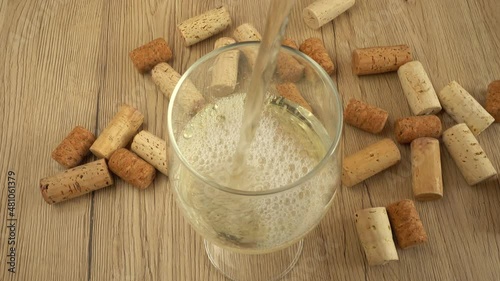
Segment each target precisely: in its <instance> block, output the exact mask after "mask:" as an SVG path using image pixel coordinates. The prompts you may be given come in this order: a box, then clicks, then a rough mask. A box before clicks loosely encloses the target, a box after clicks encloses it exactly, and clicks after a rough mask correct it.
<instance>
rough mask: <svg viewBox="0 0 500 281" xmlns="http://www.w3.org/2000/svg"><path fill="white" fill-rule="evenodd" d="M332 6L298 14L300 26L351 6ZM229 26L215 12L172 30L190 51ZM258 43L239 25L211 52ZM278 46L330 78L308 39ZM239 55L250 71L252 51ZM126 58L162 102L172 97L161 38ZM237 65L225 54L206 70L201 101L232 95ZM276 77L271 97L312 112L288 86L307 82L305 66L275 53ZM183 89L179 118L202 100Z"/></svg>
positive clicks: (189, 86) (329, 66)
mask: <svg viewBox="0 0 500 281" xmlns="http://www.w3.org/2000/svg"><path fill="white" fill-rule="evenodd" d="M329 2H331V1H329ZM335 2H336V4H335V5H330V4H331V3H327V2H325V1H324V0H323V1H322V0H319V1H316V2H314V3H312V4H311V5H309V6H308V7H306V8H305V9H304V20H305V21H306V23H308V25H309V26H310V27H311V28H319V27H320V26H322V25H324V24H326V23H328V22H330V21H331V20H333V19H334V18H336V17H337V16H338V15H340V14H341V13H343V12H345V11H346V10H348V9H349V8H350V7H351V6H352V5H354V0H347V1H346V0H336V1H335ZM306 15H307V16H306ZM231 24H232V19H231V15H230V13H229V11H228V9H227V8H226V7H225V6H221V7H218V8H216V9H212V10H208V11H206V12H204V13H202V14H200V15H197V16H194V17H192V18H189V19H187V20H185V21H182V22H181V23H179V24H178V25H177V29H178V32H179V34H180V35H181V37H182V40H183V42H184V43H185V46H192V45H194V44H197V43H199V42H202V41H203V40H205V39H208V38H210V37H212V36H214V35H217V34H219V33H221V32H222V31H224V30H226V29H227V28H229V27H230V26H231ZM261 39H262V36H261V34H260V33H259V31H258V30H257V29H256V28H255V27H254V26H252V25H251V24H249V23H243V24H241V25H240V26H238V27H236V28H235V29H234V31H233V38H231V37H221V38H218V39H217V40H216V42H215V44H214V49H219V48H221V47H224V46H227V45H230V44H233V43H236V42H248V41H260V40H261ZM282 44H283V45H284V46H287V47H289V48H292V49H296V50H300V51H301V52H303V53H304V54H306V55H307V56H309V57H311V58H312V59H313V60H315V61H316V62H317V63H318V64H319V65H320V66H321V67H322V68H323V69H324V70H325V71H326V72H327V73H328V74H329V75H331V74H333V73H334V71H335V67H334V63H333V60H332V59H331V57H330V55H329V54H328V51H327V50H326V48H325V46H324V44H323V42H322V40H321V39H319V38H308V39H306V40H304V41H303V43H302V44H300V45H298V44H296V43H295V41H294V40H292V39H290V38H286V39H284V40H283V42H282ZM242 53H243V54H244V56H245V57H246V60H247V62H248V64H249V65H250V66H252V67H253V66H254V65H255V60H256V58H257V52H256V50H255V51H251V50H244V51H242ZM130 58H131V59H132V62H133V63H134V65H135V66H136V68H137V69H138V71H139V72H140V73H143V74H145V73H151V76H152V79H153V81H154V83H155V84H156V85H157V86H158V88H159V90H160V91H161V92H162V93H163V94H164V95H165V97H166V98H167V99H170V98H171V97H172V94H173V91H174V88H175V86H176V85H177V82H179V80H180V78H181V74H180V73H179V72H177V71H176V70H175V69H174V68H173V67H172V66H171V65H170V64H169V61H170V60H171V59H172V58H173V53H172V51H171V49H170V47H169V46H168V44H167V43H166V41H165V40H164V39H163V38H158V39H155V40H153V41H151V42H149V43H147V44H145V45H143V46H141V47H139V48H137V49H135V50H133V51H132V52H130ZM239 59H240V51H238V50H234V51H232V52H225V53H222V54H220V55H219V56H218V58H217V60H215V61H214V65H213V67H212V71H211V76H212V77H211V83H210V85H209V86H208V87H207V88H206V91H205V95H206V96H215V97H221V96H225V95H228V94H230V93H232V92H233V91H234V89H235V87H236V84H237V77H238V64H239ZM276 73H277V75H278V78H279V80H280V83H278V84H277V86H276V89H275V90H276V91H275V92H276V93H277V94H278V95H281V96H284V97H285V98H287V99H290V100H292V101H294V102H296V103H299V104H300V105H302V106H303V107H304V108H305V109H307V110H312V108H311V107H310V105H309V104H307V102H306V101H305V99H304V98H303V97H302V95H301V93H300V91H299V90H298V87H297V86H296V85H295V84H294V83H296V82H298V81H299V80H301V79H302V78H303V77H304V76H307V69H306V68H305V66H304V65H302V64H301V63H300V62H299V61H297V59H295V58H294V57H293V56H292V55H290V54H288V53H286V52H281V53H280V54H279V55H278V60H277V67H276ZM209 75H210V74H209ZM183 85H184V88H183V93H184V94H183V96H182V99H181V100H180V101H179V102H180V103H181V105H182V106H181V107H182V108H183V112H184V113H185V114H191V115H192V114H193V113H195V112H196V111H197V110H199V108H200V107H201V106H203V105H204V104H205V98H204V96H203V95H202V94H201V93H200V91H199V90H198V89H197V87H196V85H194V83H192V81H189V80H186V81H185V82H184V84H183Z"/></svg>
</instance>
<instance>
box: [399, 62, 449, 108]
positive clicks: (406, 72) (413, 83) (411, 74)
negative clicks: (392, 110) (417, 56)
mask: <svg viewBox="0 0 500 281" xmlns="http://www.w3.org/2000/svg"><path fill="white" fill-rule="evenodd" d="M398 76H399V81H400V82H401V86H402V87H403V92H404V94H405V96H406V100H407V101H408V105H409V106H410V109H411V111H412V113H413V114H414V115H427V114H436V113H438V112H439V111H441V104H440V103H439V99H438V97H437V94H436V91H435V90H434V87H433V86H432V82H431V80H430V79H429V76H428V75H427V73H426V72H425V69H424V67H423V66H422V63H420V62H419V61H410V62H407V63H405V64H403V65H402V66H401V67H399V69H398Z"/></svg>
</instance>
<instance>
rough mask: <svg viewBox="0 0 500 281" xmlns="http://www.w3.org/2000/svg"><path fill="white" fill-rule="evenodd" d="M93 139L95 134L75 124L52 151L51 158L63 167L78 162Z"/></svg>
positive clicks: (83, 156)
mask: <svg viewBox="0 0 500 281" xmlns="http://www.w3.org/2000/svg"><path fill="white" fill-rule="evenodd" d="M94 141H95V136H94V134H92V133H91V132H90V131H88V130H87V129H85V128H84V127H82V126H76V127H75V128H74V129H73V130H72V131H71V132H70V133H69V134H68V135H67V136H66V138H65V139H64V140H63V141H62V142H61V143H60V144H59V145H58V146H57V147H56V149H54V151H52V155H51V156H52V159H54V160H56V161H57V163H59V164H61V165H62V166H64V167H65V168H73V167H75V166H77V165H78V164H80V163H81V162H82V160H83V158H85V156H86V155H87V154H89V153H90V150H89V149H90V147H91V146H92V144H93V143H94Z"/></svg>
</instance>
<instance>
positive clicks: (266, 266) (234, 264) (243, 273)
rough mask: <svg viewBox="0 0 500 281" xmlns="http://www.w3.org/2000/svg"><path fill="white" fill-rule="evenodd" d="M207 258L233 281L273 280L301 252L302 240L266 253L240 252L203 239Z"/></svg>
mask: <svg viewBox="0 0 500 281" xmlns="http://www.w3.org/2000/svg"><path fill="white" fill-rule="evenodd" d="M204 243H205V250H206V251H207V254H208V258H209V259H210V261H211V262H212V265H213V266H215V268H217V269H218V270H219V271H220V272H222V274H224V275H225V276H226V277H227V278H229V279H231V280H233V281H247V280H252V281H254V280H259V281H274V280H279V279H281V278H283V277H284V276H285V275H287V274H288V273H289V272H290V271H291V270H292V268H293V267H294V266H295V264H296V263H297V261H298V260H299V258H300V255H301V254H302V248H303V246H304V243H303V240H300V241H299V242H297V243H295V244H293V245H292V246H290V247H288V248H285V249H283V250H279V251H276V252H272V253H268V254H258V255H252V254H241V253H236V252H232V251H230V250H226V249H224V248H221V247H218V246H216V245H215V244H212V243H210V242H209V241H207V240H205V241H204Z"/></svg>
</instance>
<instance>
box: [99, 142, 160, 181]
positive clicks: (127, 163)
mask: <svg viewBox="0 0 500 281" xmlns="http://www.w3.org/2000/svg"><path fill="white" fill-rule="evenodd" d="M108 164H109V169H110V170H111V171H112V172H113V173H114V174H116V175H117V176H119V177H120V178H121V179H123V180H124V181H126V182H128V183H130V184H131V185H133V186H134V187H137V188H139V189H145V188H147V187H148V186H150V185H151V183H152V182H153V180H154V179H155V177H156V170H155V168H154V167H153V166H152V165H150V164H149V163H148V162H146V161H144V160H142V159H141V158H140V157H139V156H137V154H135V153H133V152H131V151H129V150H128V149H126V148H120V149H118V150H116V151H115V152H114V153H113V154H112V155H111V157H110V158H109V163H108Z"/></svg>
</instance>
